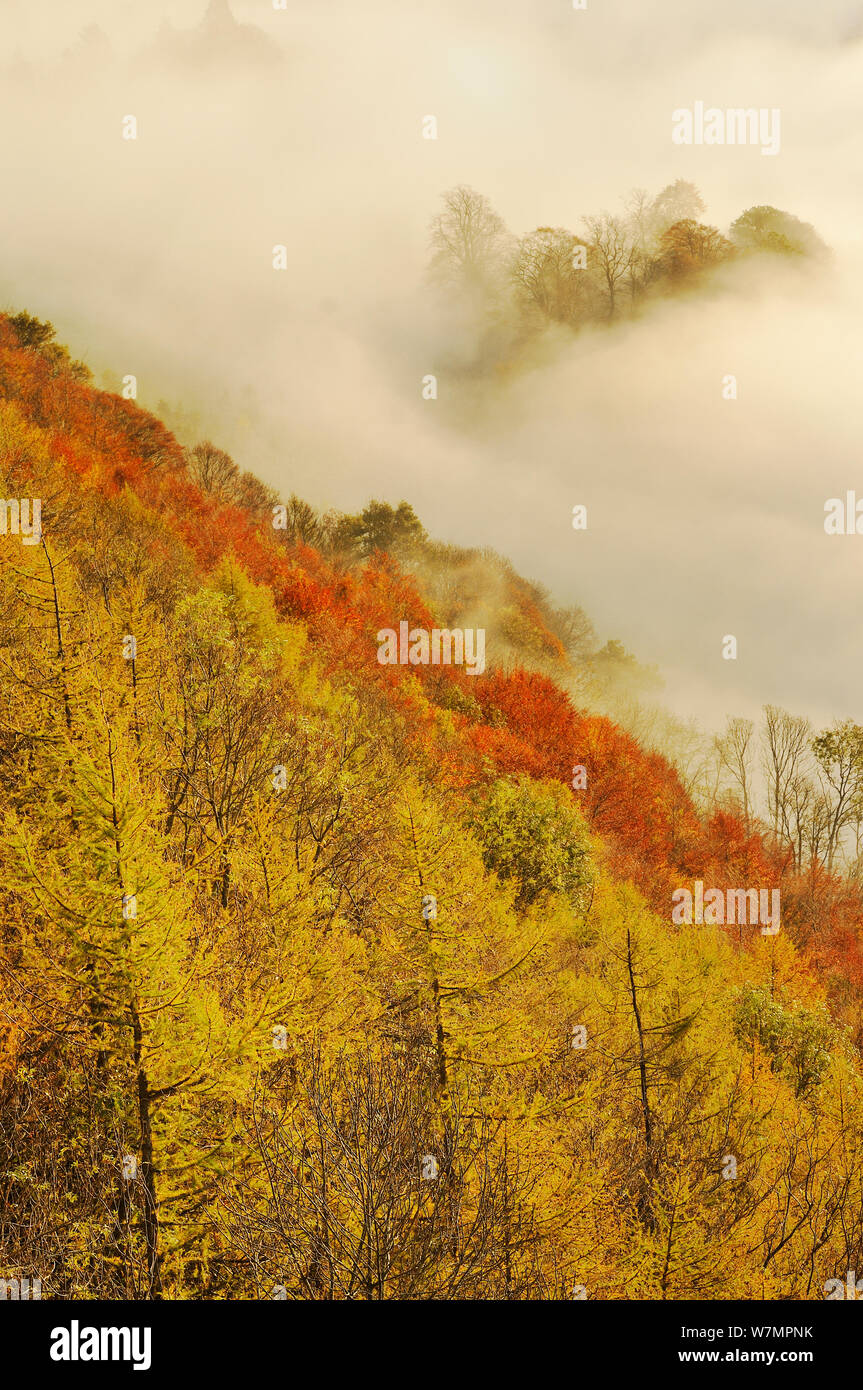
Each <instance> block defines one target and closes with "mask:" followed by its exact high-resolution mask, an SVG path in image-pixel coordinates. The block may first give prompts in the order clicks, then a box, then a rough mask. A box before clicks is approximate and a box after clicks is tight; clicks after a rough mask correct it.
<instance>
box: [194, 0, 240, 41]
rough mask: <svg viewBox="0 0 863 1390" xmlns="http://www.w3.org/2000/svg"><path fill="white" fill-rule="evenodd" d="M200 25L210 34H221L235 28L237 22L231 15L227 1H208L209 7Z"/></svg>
mask: <svg viewBox="0 0 863 1390" xmlns="http://www.w3.org/2000/svg"><path fill="white" fill-rule="evenodd" d="M202 23H203V27H204V28H205V29H208V30H209V31H210V33H222V32H224V31H225V30H227V29H236V28H237V21H236V20H235V19H234V16H233V14H232V13H231V7H230V5H229V4H228V0H210V7H209V9H208V10H207V13H206V14H205V15H204V18H203V21H202Z"/></svg>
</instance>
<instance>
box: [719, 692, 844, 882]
mask: <svg viewBox="0 0 863 1390" xmlns="http://www.w3.org/2000/svg"><path fill="white" fill-rule="evenodd" d="M716 749H717V753H718V771H719V775H720V778H721V782H722V785H723V786H724V788H725V790H726V793H727V794H728V795H729V796H730V797H731V798H732V799H733V801H734V803H735V805H736V807H737V808H738V809H739V810H740V812H741V813H742V815H743V817H744V819H745V820H746V822H747V824H751V823H752V821H753V820H754V819H755V818H758V819H759V820H760V821H761V822H762V823H765V824H766V825H767V826H768V827H769V829H770V831H771V833H772V835H773V837H774V838H775V839H776V840H777V841H779V843H781V844H782V845H783V846H784V847H786V848H787V850H788V852H789V854H790V855H791V857H792V861H793V866H794V868H795V869H796V870H797V871H798V872H799V871H800V870H801V869H803V868H804V867H805V866H806V865H807V864H810V863H815V862H818V863H821V864H824V865H825V866H826V868H827V870H828V872H832V870H833V869H834V868H838V867H840V866H841V865H842V864H843V863H850V864H851V866H852V870H853V872H854V874H855V876H857V874H858V873H859V870H860V868H861V867H863V863H861V849H863V726H861V725H859V724H855V723H854V721H853V720H851V719H845V720H839V721H837V722H836V723H835V724H834V725H833V726H832V727H831V728H829V729H825V730H823V731H822V732H821V733H816V731H815V730H814V728H813V726H812V724H811V723H810V721H809V720H808V719H806V718H805V717H804V716H803V715H796V714H789V713H787V711H785V710H782V709H778V708H777V707H776V706H775V705H765V707H764V717H763V720H762V723H761V725H760V727H758V728H756V725H755V723H754V722H753V720H751V719H739V718H733V719H729V720H728V722H727V725H726V728H725V731H724V733H722V734H721V735H719V736H718V738H717V739H716Z"/></svg>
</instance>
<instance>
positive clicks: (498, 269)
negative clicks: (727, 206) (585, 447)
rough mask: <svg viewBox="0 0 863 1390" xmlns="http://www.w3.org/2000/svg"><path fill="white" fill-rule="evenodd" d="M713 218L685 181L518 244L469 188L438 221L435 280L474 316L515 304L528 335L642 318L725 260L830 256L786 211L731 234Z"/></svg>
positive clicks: (747, 219)
mask: <svg viewBox="0 0 863 1390" xmlns="http://www.w3.org/2000/svg"><path fill="white" fill-rule="evenodd" d="M704 211H705V205H704V201H703V199H702V197H701V194H700V193H699V191H698V189H697V188H696V187H695V185H694V184H692V183H689V182H687V181H686V180H685V179H678V180H677V181H676V182H675V183H672V184H669V185H668V186H667V187H666V188H663V189H662V190H661V192H660V193H658V194H657V195H656V196H651V195H650V194H649V193H648V192H647V191H646V190H645V189H643V188H637V189H634V190H633V191H632V193H630V195H629V197H628V198H627V199H626V200H625V204H624V209H623V211H622V212H621V213H619V214H617V213H610V212H599V213H595V214H592V215H589V216H586V217H584V218H583V219H582V227H581V230H579V231H575V230H572V229H570V228H567V227H537V228H536V229H535V230H534V231H532V232H528V233H527V234H526V235H525V236H521V237H516V236H513V235H512V234H511V233H510V232H509V230H508V229H507V227H506V224H505V223H504V221H503V219H502V218H501V217H500V216H499V214H498V213H497V212H496V211H495V209H494V208H493V206H492V204H491V203H490V201H489V199H488V198H487V197H485V196H484V195H483V194H482V193H478V192H476V191H475V190H474V189H472V188H469V187H467V186H466V185H464V184H461V185H459V186H458V187H456V188H453V189H450V190H449V191H448V192H447V193H445V194H444V197H443V209H442V211H441V212H439V213H438V214H437V216H436V217H435V218H434V219H433V221H432V225H431V253H432V254H431V264H430V274H431V278H432V279H433V281H435V282H436V283H437V284H438V285H439V286H441V287H442V288H444V289H445V290H447V291H448V292H449V293H451V294H453V295H454V296H456V297H457V298H458V299H460V300H463V301H464V302H465V303H466V304H467V305H468V306H469V307H471V308H472V309H474V310H482V309H483V308H485V309H492V308H497V309H501V308H504V307H509V308H510V309H514V310H516V312H517V314H518V317H519V319H520V320H521V321H522V323H523V324H524V326H525V327H526V328H529V327H531V326H534V327H541V326H543V325H544V324H563V325H566V326H567V327H569V328H576V329H577V328H579V327H580V326H582V325H584V324H587V323H596V322H600V323H601V322H608V321H610V320H613V319H615V318H616V317H618V316H620V315H621V314H623V313H632V312H634V311H635V310H636V309H637V308H638V306H639V305H640V304H641V303H642V302H643V301H645V300H649V299H650V298H653V297H656V296H657V295H662V294H668V293H674V292H677V291H679V290H680V289H682V288H685V287H688V286H690V285H692V284H693V283H694V282H695V281H697V279H698V278H699V277H700V276H702V275H703V274H704V272H706V271H709V270H712V269H715V268H716V267H718V266H719V265H721V264H723V263H724V262H729V261H732V260H737V259H739V258H741V257H750V256H752V255H755V254H764V253H767V254H770V255H781V256H785V257H789V258H803V257H807V258H816V259H820V258H823V257H825V256H827V255H828V254H829V252H828V248H827V247H826V246H825V244H824V242H823V241H822V240H821V238H820V237H819V236H818V234H817V233H816V232H815V230H814V228H813V227H811V226H810V225H809V224H808V223H806V222H802V221H800V220H799V218H797V217H794V216H793V215H792V214H791V213H788V212H782V211H780V209H778V208H774V207H770V206H759V207H752V208H749V209H747V210H746V211H745V212H743V213H741V214H740V216H739V217H738V218H737V219H736V220H735V221H734V222H733V223H732V224H731V226H730V227H729V228H728V231H727V234H726V233H723V232H721V231H720V230H719V229H718V228H717V227H713V226H710V225H709V224H708V223H706V222H704V221H703V220H702V214H703V213H704Z"/></svg>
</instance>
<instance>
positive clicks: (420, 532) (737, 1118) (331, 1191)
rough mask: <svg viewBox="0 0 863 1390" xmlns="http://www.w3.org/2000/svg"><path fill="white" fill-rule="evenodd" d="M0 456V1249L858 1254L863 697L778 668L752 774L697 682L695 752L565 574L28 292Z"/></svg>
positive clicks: (188, 1257)
mask: <svg viewBox="0 0 863 1390" xmlns="http://www.w3.org/2000/svg"><path fill="white" fill-rule="evenodd" d="M675 225H677V226H680V225H682V223H681V222H680V220H679V219H678V222H677V223H676V224H675ZM537 235H539V234H537ZM543 236H545V233H543ZM542 245H543V246H546V245H547V246H550V245H551V241H550V240H549V237H548V236H546V238H545V241H543V243H542ZM675 246H676V242H675V243H674V245H672V244H671V242H669V245H668V247H667V251H666V254H667V255H668V256H672V255H673V254H677V252H676V251H675ZM569 249H570V250H571V248H569ZM526 273H527V272H526ZM0 490H2V495H3V497H4V498H5V499H13V498H14V499H25V498H27V499H36V498H38V499H40V500H41V537H39V536H38V534H37V535H34V536H31V537H29V538H28V537H27V536H25V535H22V534H17V535H16V534H14V533H13V532H12V528H11V526H10V527H9V528H8V529H7V533H5V534H3V535H2V536H0V775H2V786H3V799H2V812H0V814H2V828H1V829H2V833H0V854H2V880H0V901H2V912H0V931H2V957H0V962H1V963H0V1087H2V1098H0V1251H2V1260H0V1264H2V1272H3V1273H4V1274H5V1275H6V1276H7V1277H12V1276H18V1277H21V1276H23V1277H28V1276H38V1277H40V1278H41V1279H42V1285H43V1297H55V1298H71V1297H74V1298H90V1297H92V1298H96V1297H105V1298H149V1297H154V1296H156V1297H159V1296H162V1297H167V1298H179V1299H200V1298H206V1299H238V1298H270V1297H286V1298H288V1299H308V1298H315V1299H344V1298H357V1299H378V1298H403V1299H431V1298H451V1299H475V1298H490V1299H526V1298H542V1299H558V1298H584V1297H586V1298H590V1299H621V1298H627V1299H638V1298H646V1299H685V1298H711V1299H727V1298H738V1297H742V1298H753V1299H763V1298H777V1297H782V1298H790V1299H807V1298H821V1297H823V1286H824V1283H825V1281H826V1280H828V1279H830V1278H833V1277H838V1278H840V1279H844V1277H845V1271H847V1270H854V1269H858V1268H860V1267H861V1261H863V1183H861V1166H860V1159H861V1147H863V1093H861V1080H863V1078H861V1058H860V1046H861V1043H863V1010H861V1004H863V956H861V936H860V932H861V920H863V913H861V906H863V905H861V897H860V889H859V885H858V881H857V876H856V874H855V873H853V872H852V873H849V872H845V871H844V870H847V869H848V868H849V866H850V865H852V864H853V862H854V856H853V854H852V853H851V852H850V850H849V848H848V840H847V837H848V835H849V834H850V832H851V829H852V828H853V826H854V825H855V824H857V825H859V819H858V820H857V821H856V822H855V815H856V814H857V811H858V810H859V802H858V797H857V792H858V784H860V779H861V776H863V774H861V771H860V769H861V765H863V751H861V750H863V744H861V741H860V738H859V736H858V735H859V732H860V731H859V730H857V729H856V726H853V725H850V724H848V725H843V726H840V727H839V728H838V729H836V730H833V731H824V732H823V733H822V734H821V735H820V736H816V734H815V731H814V730H808V727H804V725H803V724H801V722H800V721H797V722H795V721H794V720H793V719H792V717H791V716H789V715H785V714H783V712H781V711H768V715H767V724H766V730H767V732H766V735H765V737H766V747H767V749H768V767H769V766H770V765H771V764H770V751H769V750H770V749H773V750H774V754H775V756H774V759H773V764H772V766H773V768H774V771H775V772H776V780H775V784H773V787H772V790H771V791H770V792H769V805H768V808H767V811H766V813H765V814H764V816H760V815H759V813H758V807H757V805H756V804H755V798H754V796H753V795H752V787H751V779H750V780H749V781H748V780H747V771H746V770H747V768H748V766H749V764H748V762H747V757H748V756H750V754H749V753H747V749H749V747H750V740H751V738H752V736H753V735H752V730H751V728H750V729H749V732H748V733H747V726H746V725H745V722H744V721H736V722H735V721H732V724H731V725H730V726H729V730H728V731H727V732H726V735H725V736H724V739H723V740H722V741H721V742H720V744H719V745H718V747H717V750H716V757H717V763H716V768H717V776H716V779H715V783H714V791H713V794H712V795H707V794H706V793H705V792H704V790H703V787H701V789H700V790H699V792H698V794H696V793H695V792H694V790H693V787H692V785H690V783H689V781H688V779H687V778H686V776H685V772H684V770H681V769H680V768H679V767H676V766H675V765H674V764H673V762H672V761H671V760H670V759H668V758H666V757H665V756H663V755H662V753H661V752H659V751H656V748H655V747H653V748H652V747H650V746H647V744H648V741H647V740H645V741H643V742H639V741H638V740H637V738H636V737H635V736H634V734H633V733H632V732H628V731H627V730H625V729H624V728H623V727H621V725H620V724H618V723H615V722H614V721H613V720H612V719H611V718H610V717H609V716H608V715H607V714H603V713H601V712H599V711H600V710H601V708H602V705H603V701H604V700H607V697H608V695H609V691H610V690H612V688H613V687H614V686H615V683H616V682H617V681H618V680H619V679H620V677H621V672H624V673H625V672H626V671H627V670H629V669H630V668H634V667H635V663H634V662H633V660H632V658H630V657H628V656H627V654H626V653H625V652H624V651H623V649H622V648H621V647H620V644H619V643H616V642H615V641H614V640H613V639H612V640H611V641H608V642H605V643H604V644H601V643H600V640H599V639H597V638H596V636H595V634H594V633H593V630H592V627H591V624H590V621H589V616H587V615H586V614H585V613H584V612H583V611H582V610H581V609H580V608H575V607H571V608H568V609H561V608H559V607H558V606H556V605H555V603H554V602H553V601H552V599H551V598H550V597H549V595H548V594H547V593H546V592H545V591H544V590H543V589H542V588H541V587H540V586H537V585H535V584H533V583H531V582H530V581H529V580H526V579H524V578H522V577H521V576H519V575H518V574H517V573H516V572H515V571H514V570H513V568H512V566H510V565H509V564H508V563H507V562H506V560H505V559H502V558H501V557H499V556H496V555H493V554H491V553H488V552H485V551H480V550H477V551H468V550H461V549H458V548H456V547H452V546H448V545H444V544H440V543H437V542H435V541H434V540H432V539H430V538H429V537H428V536H427V535H426V533H425V531H424V529H423V526H422V524H421V520H420V519H418V518H417V516H416V515H415V513H414V511H413V509H412V508H411V506H410V505H409V503H408V502H404V503H402V504H400V505H399V506H396V507H392V506H389V505H388V504H385V503H382V502H371V503H370V504H369V506H368V507H366V508H365V509H364V510H363V511H362V513H360V514H359V515H334V514H329V515H326V516H321V515H319V514H318V513H317V512H316V511H315V510H314V509H313V508H312V507H311V506H309V505H308V504H306V503H304V502H302V501H301V500H299V499H298V498H296V497H285V498H280V497H279V496H277V495H275V494H274V493H272V492H271V491H270V490H269V489H268V488H267V487H266V486H264V485H263V484H262V483H261V482H260V481H259V480H258V479H257V478H255V477H254V476H253V475H252V474H251V473H249V472H243V471H242V470H241V469H240V468H238V467H237V465H236V464H235V463H234V462H233V460H232V459H231V458H230V457H229V456H228V455H227V454H226V453H224V452H223V451H221V450H220V449H219V448H218V447H217V446H215V445H214V444H212V443H210V442H207V441H205V442H202V443H200V444H199V445H197V446H195V447H193V448H189V449H187V448H184V447H181V446H180V444H179V443H178V442H177V440H176V439H175V438H174V436H173V435H172V434H171V433H170V431H169V430H168V429H167V428H166V427H165V426H164V425H163V424H161V423H160V421H159V420H157V419H155V418H154V417H153V416H152V415H149V414H148V413H146V412H145V411H143V410H142V409H140V408H139V407H138V406H137V405H136V404H135V403H134V401H130V400H123V399H121V398H120V397H119V396H116V395H111V394H107V393H104V392H101V391H99V390H96V389H95V388H94V386H93V385H92V383H91V380H90V378H89V373H88V372H87V370H86V368H84V367H82V366H81V365H80V364H77V363H75V362H73V361H72V360H71V359H70V357H69V354H68V353H67V352H66V350H65V349H63V348H62V347H60V346H59V345H58V344H57V343H56V340H55V336H54V333H53V330H52V329H51V326H50V325H49V324H44V323H41V322H39V321H38V320H36V319H33V318H31V317H30V316H28V315H27V314H18V315H16V316H14V317H10V316H3V317H0ZM7 512H8V508H7ZM28 540H29V541H32V542H34V543H25V542H27V541H28ZM37 542H38V543H37ZM586 606H587V608H589V603H587V601H586ZM402 622H407V623H408V624H410V625H416V626H418V627H420V628H422V629H424V630H430V629H434V628H452V627H468V626H474V627H481V628H483V629H484V630H485V632H486V666H485V670H484V671H482V672H481V673H478V674H474V675H471V674H470V673H469V672H468V671H467V670H466V669H464V668H463V667H459V666H458V665H455V664H451V665H445V664H438V665H433V664H422V663H419V664H393V665H383V664H381V662H380V661H379V660H378V646H379V636H378V634H379V632H380V631H381V630H386V629H398V627H399V624H400V623H402ZM648 655H649V654H648ZM639 670H640V672H641V676H642V677H644V675H645V668H639ZM646 679H647V680H648V683H649V670H648V673H647V677H646ZM795 740H796V741H795ZM741 749H742V751H741ZM750 752H751V750H750ZM806 758H809V759H810V760H811V767H810V768H809V772H808V773H807V776H809V774H810V773H811V776H810V779H809V781H808V782H807V781H806V777H805V776H804V767H803V764H804V761H805V759H806ZM741 769H742V773H741ZM789 769H790V771H789ZM816 773H818V774H820V778H821V780H820V781H819V782H818V784H817V793H816V790H814V788H815V785H816V784H815V782H814V781H813V780H812V778H814V777H815V776H816ZM708 781H709V779H708ZM807 785H808V786H809V791H808V792H807V791H806V786H807ZM795 797H796V801H795ZM795 806H796V812H795ZM695 880H701V881H703V882H704V883H707V884H709V885H711V886H714V887H717V888H726V887H728V888H750V887H752V888H758V889H762V888H775V887H778V888H780V889H781V894H782V917H781V930H780V931H779V932H778V933H776V934H765V933H763V932H761V931H759V930H758V928H757V927H756V926H740V927H734V928H733V929H726V928H721V927H717V926H710V925H696V924H693V925H688V926H687V925H675V924H674V923H673V922H672V912H671V895H672V892H673V891H674V890H675V889H676V888H678V887H680V886H683V887H687V886H688V887H691V886H692V884H693V881H695Z"/></svg>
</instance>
